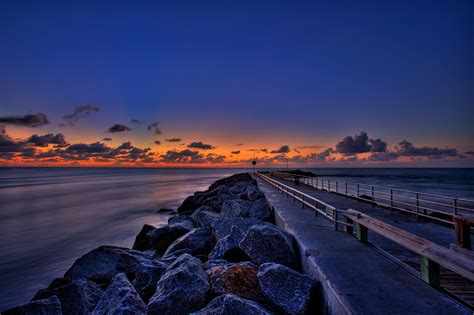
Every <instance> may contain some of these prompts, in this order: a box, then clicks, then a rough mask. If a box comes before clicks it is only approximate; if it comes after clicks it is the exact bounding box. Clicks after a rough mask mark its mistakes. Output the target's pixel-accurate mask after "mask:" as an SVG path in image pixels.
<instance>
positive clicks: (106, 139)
mask: <svg viewBox="0 0 474 315" xmlns="http://www.w3.org/2000/svg"><path fill="white" fill-rule="evenodd" d="M102 140H103V141H112V138H102Z"/></svg>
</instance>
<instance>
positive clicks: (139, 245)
mask: <svg viewBox="0 0 474 315" xmlns="http://www.w3.org/2000/svg"><path fill="white" fill-rule="evenodd" d="M144 228H145V227H144ZM144 228H143V229H144ZM143 229H142V231H143ZM192 229H193V227H192V226H190V225H189V223H187V222H184V221H182V222H177V223H173V224H169V225H165V226H163V227H160V228H157V229H152V230H149V231H148V232H147V233H146V234H145V235H141V237H140V239H139V236H140V234H142V232H140V234H139V235H138V236H137V239H136V240H135V243H134V244H133V247H132V248H133V249H136V250H140V251H144V250H148V249H155V250H156V252H157V253H158V254H160V253H163V252H164V251H166V249H167V248H168V247H169V246H170V245H171V244H172V243H173V242H174V241H175V240H176V239H178V238H179V237H181V236H183V235H184V234H186V233H188V232H189V231H191V230H192Z"/></svg>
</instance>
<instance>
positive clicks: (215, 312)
mask: <svg viewBox="0 0 474 315" xmlns="http://www.w3.org/2000/svg"><path fill="white" fill-rule="evenodd" d="M193 314H199V315H249V314H252V315H271V314H273V313H271V312H270V311H268V310H266V309H265V308H264V307H263V306H262V305H260V304H259V303H257V302H254V301H251V300H247V299H243V298H241V297H238V296H236V295H233V294H225V295H221V296H218V297H216V298H215V299H214V300H212V301H211V303H209V305H207V306H206V307H205V308H203V309H201V310H199V311H197V312H196V313H193Z"/></svg>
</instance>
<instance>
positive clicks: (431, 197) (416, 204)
mask: <svg viewBox="0 0 474 315" xmlns="http://www.w3.org/2000/svg"><path fill="white" fill-rule="evenodd" d="M289 179H290V180H293V181H294V180H295V179H294V178H289ZM298 182H299V183H303V184H306V185H309V186H312V187H314V188H316V189H319V190H325V191H328V192H334V193H338V194H341V195H344V196H348V197H352V198H356V199H360V200H364V201H368V202H372V203H375V204H377V205H379V206H383V207H386V208H389V209H391V210H398V211H402V212H409V213H413V214H415V215H416V217H425V218H429V219H432V220H436V221H439V222H443V223H447V224H451V225H454V222H453V219H452V217H453V216H455V215H464V216H468V217H474V200H469V199H466V198H455V197H448V196H443V195H436V194H431V193H423V192H415V191H411V190H405V189H398V188H391V187H386V186H375V185H369V184H362V183H354V182H347V181H340V180H335V179H323V178H315V177H312V178H308V177H306V178H299V179H298Z"/></svg>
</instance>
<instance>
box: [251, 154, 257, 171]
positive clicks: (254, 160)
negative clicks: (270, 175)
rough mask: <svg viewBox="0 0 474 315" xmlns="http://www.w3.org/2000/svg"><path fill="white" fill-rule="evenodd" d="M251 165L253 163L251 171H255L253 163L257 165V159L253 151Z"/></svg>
mask: <svg viewBox="0 0 474 315" xmlns="http://www.w3.org/2000/svg"><path fill="white" fill-rule="evenodd" d="M252 165H253V172H254V173H255V165H257V160H256V159H255V152H254V153H253V160H252Z"/></svg>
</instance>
